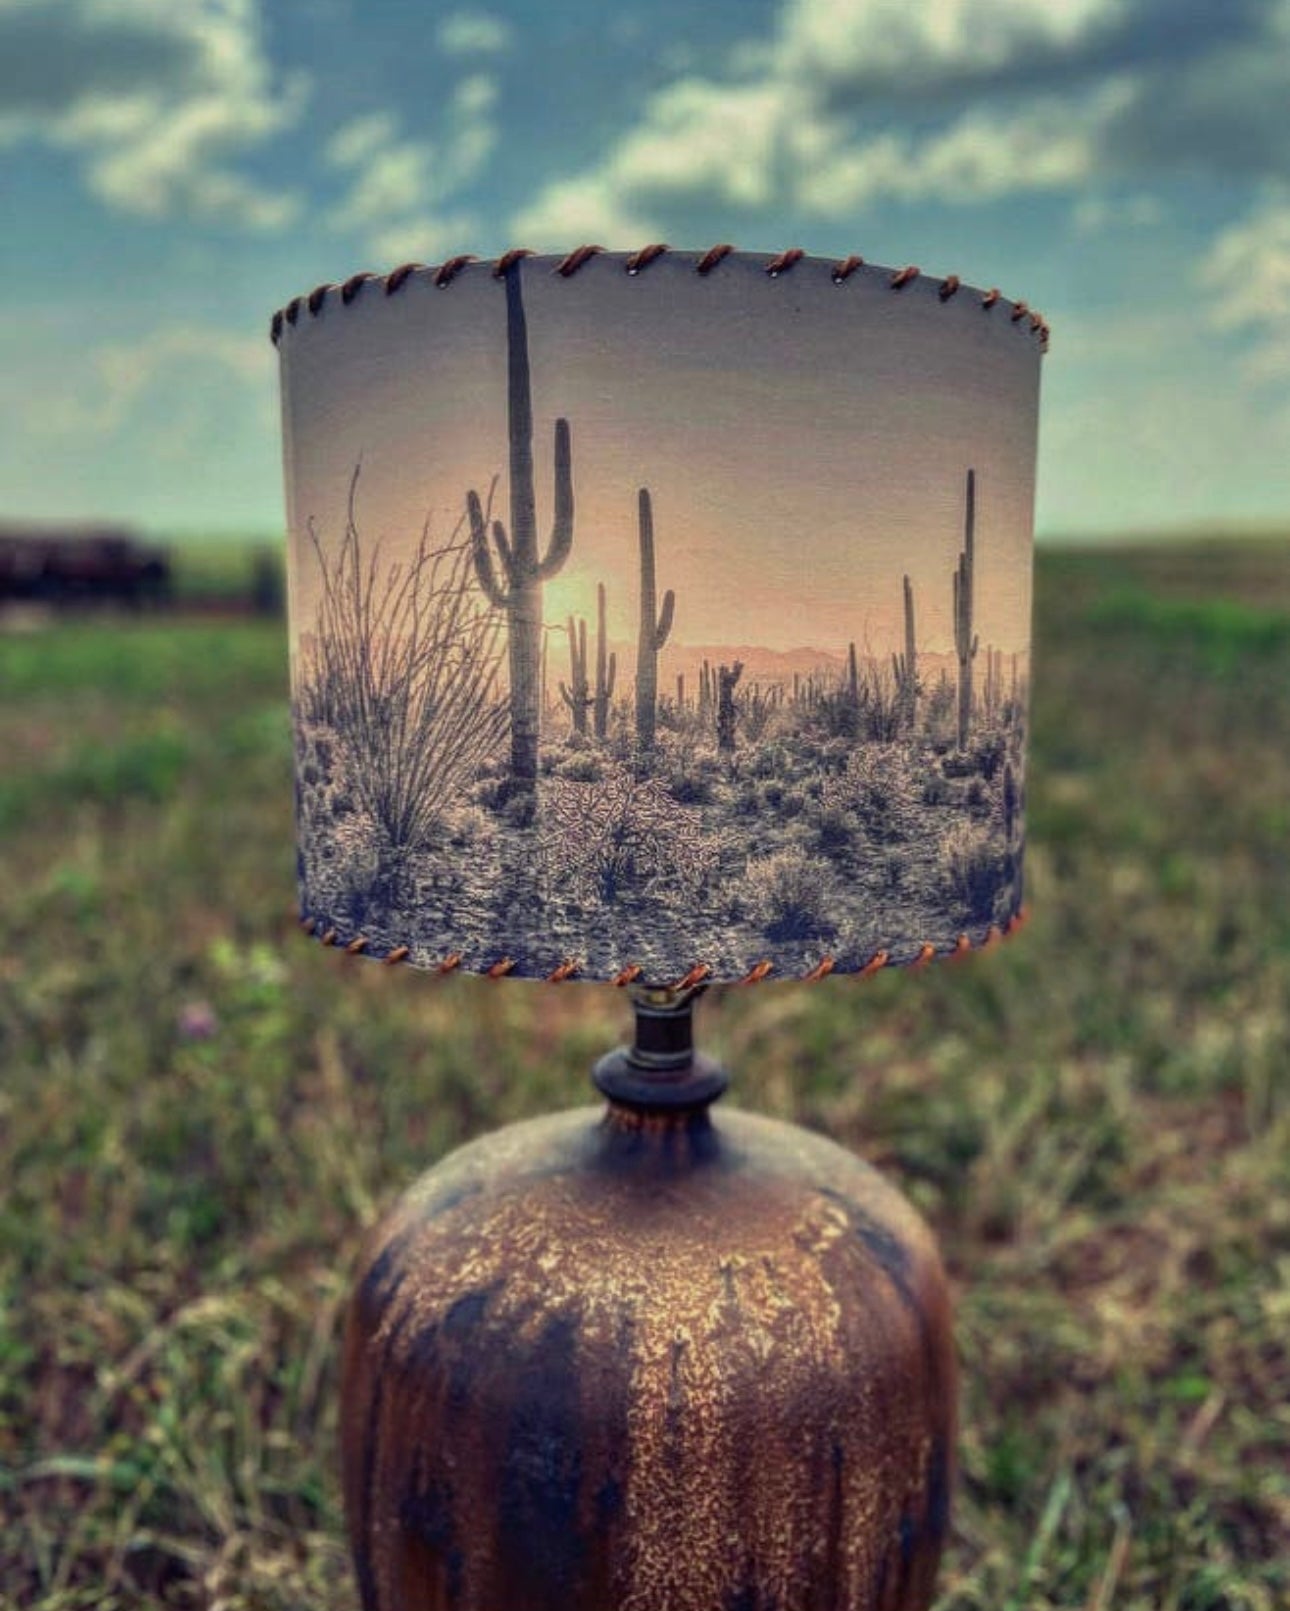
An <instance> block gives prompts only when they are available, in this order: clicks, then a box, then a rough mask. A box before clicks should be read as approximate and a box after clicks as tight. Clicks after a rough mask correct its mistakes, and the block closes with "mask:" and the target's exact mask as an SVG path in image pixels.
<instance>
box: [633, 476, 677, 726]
mask: <svg viewBox="0 0 1290 1611" xmlns="http://www.w3.org/2000/svg"><path fill="white" fill-rule="evenodd" d="M638 508H639V514H640V544H641V622H640V636H639V638H638V639H637V645H636V740H637V743H638V744H639V746H640V748H641V749H642V750H651V749H653V748H654V728H655V721H656V718H657V715H658V652H659V650H660V649H661V648H662V647H663V645H664V644H665V643H666V642H667V639H668V634H669V633H670V632H671V630H672V615H673V612H674V610H675V609H676V594H675V593H673V591H672V589H671V588H670V587H669V588H668V590H667V592H666V593H665V594H664V595H663V608H662V610H659V608H658V591H657V587H656V584H655V581H654V508H653V505H652V504H651V502H650V495H649V489H648V488H646V487H642V488H641V489H640V493H639V494H638Z"/></svg>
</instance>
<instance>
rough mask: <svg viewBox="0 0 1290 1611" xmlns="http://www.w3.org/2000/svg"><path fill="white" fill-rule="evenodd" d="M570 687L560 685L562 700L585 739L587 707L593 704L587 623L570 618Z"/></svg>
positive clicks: (578, 731) (577, 731) (574, 724)
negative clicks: (588, 680) (589, 682)
mask: <svg viewBox="0 0 1290 1611" xmlns="http://www.w3.org/2000/svg"><path fill="white" fill-rule="evenodd" d="M567 631H568V633H569V686H568V687H567V688H566V687H565V685H564V683H563V682H562V683H561V684H560V698H561V699H563V700H564V702H565V704H566V705H567V706H568V707H569V710H570V711H571V713H572V715H573V730H574V732H575V733H580V734H582V735H583V736H584V737H585V736H586V732H587V707H588V706H589V705H590V704H591V702H592V700H591V689H590V685H589V684H588V682H587V623H586V621H585V620H578V621H576V622H575V621H574V619H573V617H572V616H570V617H569V625H568V628H567Z"/></svg>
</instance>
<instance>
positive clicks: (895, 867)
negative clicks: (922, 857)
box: [882, 845, 910, 890]
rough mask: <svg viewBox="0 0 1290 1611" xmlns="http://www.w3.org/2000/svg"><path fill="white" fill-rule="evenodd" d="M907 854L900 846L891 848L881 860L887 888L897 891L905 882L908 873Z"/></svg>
mask: <svg viewBox="0 0 1290 1611" xmlns="http://www.w3.org/2000/svg"><path fill="white" fill-rule="evenodd" d="M909 865H910V861H909V852H908V851H907V850H906V849H904V848H903V847H902V846H899V845H897V846H893V848H892V849H890V850H888V851H887V853H886V855H884V857H883V859H882V871H883V876H884V878H885V879H886V880H887V888H888V889H890V890H898V889H900V887H901V886H902V885H903V884H904V882H905V877H906V875H907V874H908V872H909Z"/></svg>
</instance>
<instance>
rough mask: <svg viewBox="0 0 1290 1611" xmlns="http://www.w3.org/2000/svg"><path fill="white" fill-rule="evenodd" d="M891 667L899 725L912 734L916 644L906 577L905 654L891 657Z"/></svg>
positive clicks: (910, 587) (910, 586) (915, 704)
mask: <svg viewBox="0 0 1290 1611" xmlns="http://www.w3.org/2000/svg"><path fill="white" fill-rule="evenodd" d="M891 667H892V670H893V671H894V672H895V673H896V688H897V691H898V695H899V699H900V716H901V725H902V726H903V727H904V729H905V731H906V732H908V733H912V732H913V731H914V728H915V726H916V725H917V723H918V644H917V640H916V638H915V636H914V588H913V584H912V583H911V582H910V580H909V578H908V576H907V577H906V578H905V652H904V654H893V655H892V657H891Z"/></svg>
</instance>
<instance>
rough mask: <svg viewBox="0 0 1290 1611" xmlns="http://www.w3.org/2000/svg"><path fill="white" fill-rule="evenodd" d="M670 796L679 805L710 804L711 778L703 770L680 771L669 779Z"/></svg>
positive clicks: (711, 792) (711, 794)
mask: <svg viewBox="0 0 1290 1611" xmlns="http://www.w3.org/2000/svg"><path fill="white" fill-rule="evenodd" d="M669 787H670V789H671V791H672V798H673V799H674V800H675V801H677V803H678V804H679V805H689V806H705V805H711V804H712V796H713V787H712V779H711V778H710V777H709V776H708V775H707V774H706V773H704V772H698V771H695V772H681V773H678V774H677V776H676V777H674V778H673V779H672V780H671V783H670V784H669Z"/></svg>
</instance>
